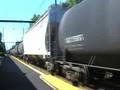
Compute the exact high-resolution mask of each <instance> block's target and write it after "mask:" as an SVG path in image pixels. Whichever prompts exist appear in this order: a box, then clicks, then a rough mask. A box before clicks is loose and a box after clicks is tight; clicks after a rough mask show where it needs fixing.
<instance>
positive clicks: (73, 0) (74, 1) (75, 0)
mask: <svg viewBox="0 0 120 90" xmlns="http://www.w3.org/2000/svg"><path fill="white" fill-rule="evenodd" d="M81 1H83V0H67V3H68V4H69V7H73V6H74V5H75V4H77V3H80V2H81Z"/></svg>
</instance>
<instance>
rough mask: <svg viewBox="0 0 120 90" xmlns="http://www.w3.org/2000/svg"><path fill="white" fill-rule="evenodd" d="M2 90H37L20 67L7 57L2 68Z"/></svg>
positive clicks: (0, 69) (0, 83) (0, 79)
mask: <svg viewBox="0 0 120 90" xmlns="http://www.w3.org/2000/svg"><path fill="white" fill-rule="evenodd" d="M0 90H37V89H36V88H35V87H34V86H33V84H32V83H31V82H30V81H29V80H28V79H27V77H26V74H25V73H23V72H22V71H21V70H20V69H19V68H18V66H17V65H16V64H15V63H14V62H13V61H12V60H10V58H8V57H5V58H4V60H3V63H2V67H1V68H0Z"/></svg>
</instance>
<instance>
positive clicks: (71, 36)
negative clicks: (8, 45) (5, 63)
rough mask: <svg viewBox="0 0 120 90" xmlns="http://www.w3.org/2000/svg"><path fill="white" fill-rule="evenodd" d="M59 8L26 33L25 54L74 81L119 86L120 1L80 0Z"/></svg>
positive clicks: (53, 7)
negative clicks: (36, 57) (67, 8)
mask: <svg viewBox="0 0 120 90" xmlns="http://www.w3.org/2000/svg"><path fill="white" fill-rule="evenodd" d="M58 7H59V6H52V8H51V9H50V10H49V13H48V12H47V13H46V14H44V15H43V17H42V18H41V19H40V20H38V22H36V24H34V25H33V27H32V28H31V29H30V30H29V31H28V32H27V33H26V34H25V36H24V39H23V48H24V55H27V56H38V57H39V60H42V61H43V62H44V65H45V66H46V68H47V70H48V71H50V72H51V73H52V74H53V73H56V74H60V75H62V76H64V77H66V78H67V79H68V80H70V81H72V82H73V84H78V83H79V82H82V84H85V85H88V84H96V83H98V84H99V85H101V84H105V85H110V86H114V87H117V88H119V89H120V25H119V24H120V0H83V1H82V2H81V3H79V4H77V5H75V6H74V7H72V8H70V9H69V10H67V11H66V8H64V9H63V7H62V8H61V7H59V8H58ZM64 12H65V13H64ZM63 14H64V15H63ZM39 63H40V62H39ZM112 90H115V89H112Z"/></svg>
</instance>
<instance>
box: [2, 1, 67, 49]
mask: <svg viewBox="0 0 120 90" xmlns="http://www.w3.org/2000/svg"><path fill="white" fill-rule="evenodd" d="M65 1H66V0H57V3H58V4H59V3H61V2H65ZM54 2H55V0H0V20H30V19H31V18H32V17H33V15H34V14H37V15H38V14H39V15H42V14H43V13H44V12H45V11H46V10H47V9H48V7H49V6H50V5H51V4H53V3H54ZM28 28H29V24H28V23H27V24H25V23H1V22H0V32H2V34H3V38H2V41H4V42H5V45H6V49H9V48H11V46H12V45H14V44H15V42H16V41H22V39H23V35H24V33H25V32H26V31H27V30H28Z"/></svg>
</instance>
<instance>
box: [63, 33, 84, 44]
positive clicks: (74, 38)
mask: <svg viewBox="0 0 120 90" xmlns="http://www.w3.org/2000/svg"><path fill="white" fill-rule="evenodd" d="M79 41H80V42H81V41H84V35H83V34H79V35H76V36H71V37H67V38H65V43H67V44H69V43H73V42H79Z"/></svg>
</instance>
